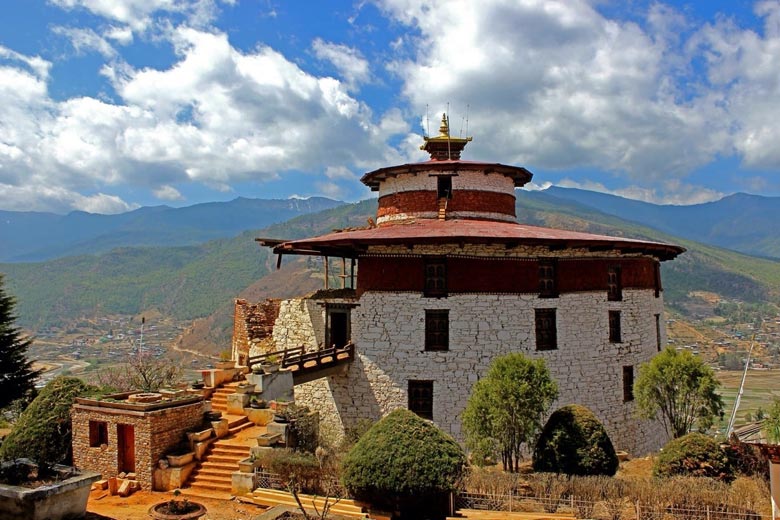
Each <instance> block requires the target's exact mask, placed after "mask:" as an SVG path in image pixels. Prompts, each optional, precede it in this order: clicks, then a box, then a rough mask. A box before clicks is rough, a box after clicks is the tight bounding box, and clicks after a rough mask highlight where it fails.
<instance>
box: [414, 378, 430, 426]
mask: <svg viewBox="0 0 780 520" xmlns="http://www.w3.org/2000/svg"><path fill="white" fill-rule="evenodd" d="M409 410H411V411H412V412H414V413H416V414H417V415H419V416H420V417H422V418H423V419H428V420H431V421H432V420H433V381H409Z"/></svg>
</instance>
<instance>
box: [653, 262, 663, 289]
mask: <svg viewBox="0 0 780 520" xmlns="http://www.w3.org/2000/svg"><path fill="white" fill-rule="evenodd" d="M653 282H654V285H655V297H656V298H658V297H659V296H661V291H662V290H663V287H662V286H661V262H654V263H653Z"/></svg>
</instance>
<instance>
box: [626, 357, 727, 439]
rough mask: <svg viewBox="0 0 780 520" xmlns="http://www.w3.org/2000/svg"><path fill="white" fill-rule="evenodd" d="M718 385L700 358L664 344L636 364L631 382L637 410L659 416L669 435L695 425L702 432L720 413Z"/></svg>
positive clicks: (646, 416)
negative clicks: (660, 348) (645, 359)
mask: <svg viewBox="0 0 780 520" xmlns="http://www.w3.org/2000/svg"><path fill="white" fill-rule="evenodd" d="M718 386H720V383H718V381H717V379H715V374H714V372H713V371H712V369H711V368H710V367H708V366H707V365H705V364H704V362H703V361H702V360H701V359H699V358H698V357H696V356H694V355H693V354H691V353H690V352H689V351H687V350H683V351H681V352H678V351H677V350H675V349H673V348H671V347H667V348H666V350H664V351H663V352H661V353H660V354H658V355H656V356H655V357H654V358H653V359H652V360H651V361H650V362H649V363H643V364H642V365H641V366H640V367H639V375H638V376H637V380H636V382H635V383H634V395H635V396H636V403H637V413H638V414H639V416H641V417H644V418H647V419H655V418H657V417H660V419H661V422H662V423H663V425H664V427H665V428H666V431H667V433H668V434H669V435H670V436H671V437H672V438H678V437H682V436H683V435H685V434H687V433H688V432H690V431H691V430H692V429H693V428H694V427H696V428H697V429H698V430H700V431H704V430H706V429H707V428H709V427H710V426H712V422H713V420H714V419H715V417H717V416H719V415H721V414H722V413H723V401H722V399H721V397H720V395H718V394H717V392H716V390H717V388H718Z"/></svg>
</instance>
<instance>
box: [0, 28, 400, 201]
mask: <svg viewBox="0 0 780 520" xmlns="http://www.w3.org/2000/svg"><path fill="white" fill-rule="evenodd" d="M171 38H172V42H173V43H174V45H175V49H176V53H177V56H178V60H177V61H176V63H174V64H173V65H172V66H171V67H170V68H167V69H151V68H144V69H135V68H132V67H130V66H129V65H127V64H123V63H114V64H112V65H107V66H106V67H105V68H104V75H105V76H106V77H107V78H108V79H109V80H110V81H111V82H112V84H113V87H114V90H115V91H116V93H117V96H118V99H119V102H115V103H111V102H108V101H104V100H100V99H95V98H92V97H86V96H85V97H77V98H71V99H66V100H64V101H55V100H53V99H51V98H50V97H49V94H48V91H47V82H46V77H41V76H38V75H36V72H35V71H39V73H44V72H45V71H46V70H47V67H46V66H45V65H43V64H41V63H39V62H38V61H36V59H35V58H31V57H26V56H21V55H16V54H13V53H11V52H10V51H8V52H6V54H7V55H8V56H11V57H12V58H13V59H14V60H15V61H16V62H17V63H16V64H11V65H7V66H0V144H1V145H2V146H0V183H4V184H5V185H7V186H10V187H11V189H6V190H3V191H2V192H0V207H16V203H15V202H14V201H12V200H10V198H11V197H14V196H15V194H16V193H18V190H19V189H22V190H23V191H24V190H25V189H27V188H29V187H36V186H37V187H40V186H48V185H52V186H58V187H61V189H62V190H63V192H62V193H65V194H71V195H72V194H73V193H75V192H87V191H95V192H106V191H107V190H111V189H112V187H118V186H124V185H135V186H141V187H144V186H145V187H147V188H148V189H149V190H150V191H152V192H155V190H157V191H156V195H157V196H162V198H165V197H175V196H176V194H175V193H174V191H172V190H173V189H172V188H171V189H167V188H162V189H161V188H160V186H168V187H170V186H171V185H172V184H175V183H181V182H188V181H194V182H200V183H203V184H205V185H207V186H209V187H211V188H215V189H220V190H224V191H229V190H230V189H231V185H232V184H233V183H235V182H239V181H247V180H253V181H265V180H271V179H276V178H278V177H279V176H280V175H282V174H284V172H287V171H291V170H299V171H309V172H323V173H325V177H326V178H327V176H328V175H330V176H331V177H332V178H331V179H330V180H329V182H326V183H323V185H322V187H321V192H322V193H326V194H330V195H333V194H337V193H340V191H338V190H341V189H342V188H341V183H346V184H348V183H351V182H354V177H353V178H352V179H347V178H346V177H345V176H344V173H343V172H344V171H345V170H342V169H340V168H345V167H349V168H352V167H354V168H358V169H362V168H368V167H373V166H375V165H376V164H385V163H387V162H391V161H393V162H394V161H396V160H397V159H398V154H397V153H396V152H395V151H394V150H393V149H392V148H391V147H389V146H387V144H386V143H385V140H384V135H385V132H383V131H382V130H381V129H380V128H379V127H378V126H377V125H375V124H374V123H373V122H372V114H371V111H370V109H369V108H368V107H367V106H366V105H365V104H364V103H362V102H360V101H358V100H357V99H355V98H353V97H351V96H350V94H349V93H348V91H347V88H346V86H345V85H344V84H343V83H341V82H340V81H338V80H336V79H334V78H328V77H317V76H314V75H311V74H309V73H307V72H305V71H304V70H303V69H301V68H300V67H299V66H298V65H296V64H295V63H293V62H291V61H289V60H287V59H286V58H285V57H284V56H283V55H281V54H280V53H278V52H276V51H274V50H273V49H270V48H268V47H259V48H257V49H255V50H254V51H251V52H248V53H245V52H241V51H239V50H237V49H235V48H234V47H232V46H231V45H230V43H229V42H228V39H227V36H226V35H225V34H222V33H215V32H206V31H200V30H197V29H192V28H188V27H180V28H178V29H175V30H174V31H173V33H172V34H171ZM25 65H29V67H25ZM30 69H32V70H30ZM326 172H327V173H326ZM33 191H34V190H33ZM25 193H29V192H28V191H25ZM62 193H58V197H59V198H57V197H53V196H47V195H46V194H42V195H41V201H49V203H51V204H52V205H53V206H56V207H58V208H60V209H61V208H62V207H64V206H69V207H79V208H88V209H90V210H95V209H97V208H104V209H105V210H106V211H112V212H113V211H117V210H122V209H123V206H122V203H121V201H118V200H114V199H109V198H106V196H103V197H102V198H96V196H92V197H91V198H88V199H78V200H77V199H76V198H74V197H73V196H70V198H68V196H66V195H63V194H62ZM28 199H29V197H28ZM55 199H56V200H55ZM55 202H56V204H55ZM125 209H126V208H125Z"/></svg>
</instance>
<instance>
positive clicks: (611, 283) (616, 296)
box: [607, 265, 623, 302]
mask: <svg viewBox="0 0 780 520" xmlns="http://www.w3.org/2000/svg"><path fill="white" fill-rule="evenodd" d="M607 301H610V302H619V301H623V273H622V269H621V267H620V266H619V265H611V266H609V267H607Z"/></svg>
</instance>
